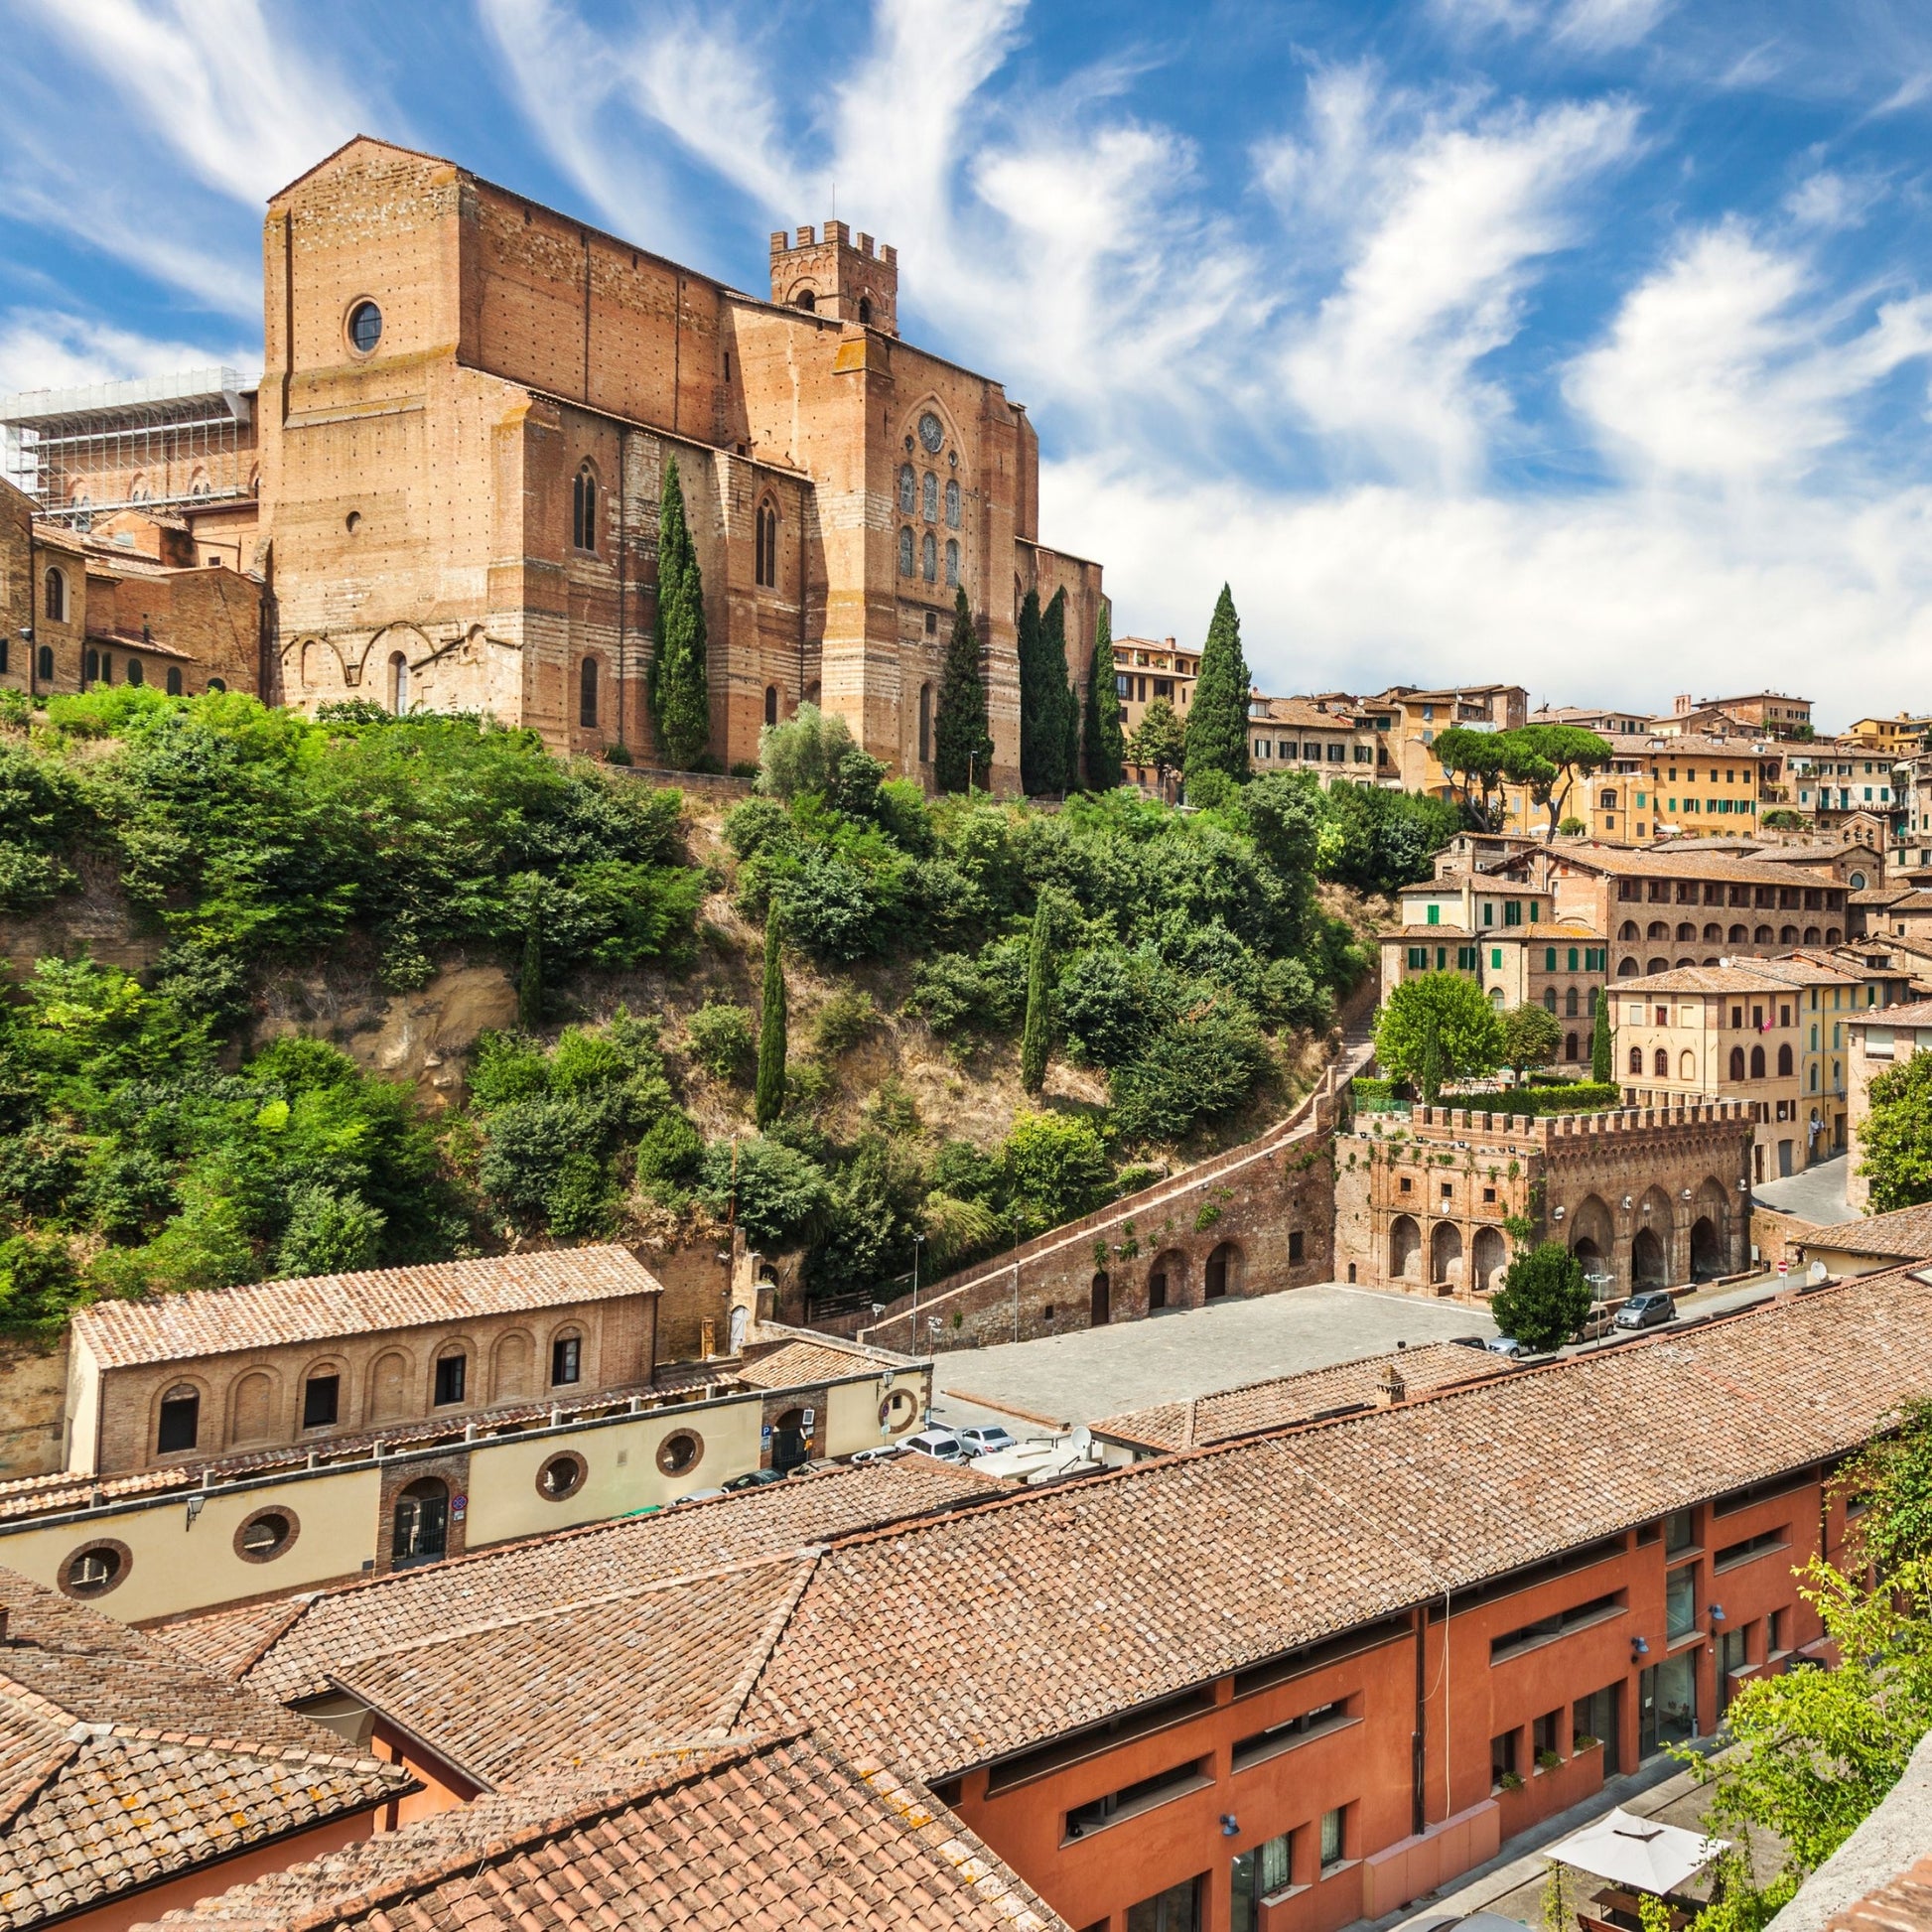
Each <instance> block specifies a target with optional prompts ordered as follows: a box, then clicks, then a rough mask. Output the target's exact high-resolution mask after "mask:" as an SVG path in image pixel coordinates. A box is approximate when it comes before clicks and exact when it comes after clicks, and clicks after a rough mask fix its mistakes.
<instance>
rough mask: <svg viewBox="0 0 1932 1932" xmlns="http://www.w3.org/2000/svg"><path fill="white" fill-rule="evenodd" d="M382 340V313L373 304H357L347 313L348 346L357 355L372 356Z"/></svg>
mask: <svg viewBox="0 0 1932 1932" xmlns="http://www.w3.org/2000/svg"><path fill="white" fill-rule="evenodd" d="M381 340H382V311H381V310H380V309H378V308H377V307H376V306H375V304H374V303H373V302H358V303H356V304H355V306H354V307H353V308H352V309H350V310H349V312H348V345H349V347H350V348H352V349H353V350H354V351H355V352H356V354H357V355H373V354H374V353H375V345H376V344H377V343H379V342H380V341H381Z"/></svg>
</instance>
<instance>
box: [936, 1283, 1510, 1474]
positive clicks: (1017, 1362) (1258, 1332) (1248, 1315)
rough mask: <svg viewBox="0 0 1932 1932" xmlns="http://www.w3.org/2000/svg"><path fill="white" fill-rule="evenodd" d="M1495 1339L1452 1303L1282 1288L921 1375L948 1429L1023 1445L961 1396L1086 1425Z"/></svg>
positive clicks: (1003, 1349)
mask: <svg viewBox="0 0 1932 1932" xmlns="http://www.w3.org/2000/svg"><path fill="white" fill-rule="evenodd" d="M1495 1332H1496V1324H1495V1323H1494V1322H1493V1321H1492V1320H1490V1318H1489V1317H1488V1315H1487V1314H1483V1313H1478V1312H1477V1311H1475V1310H1473V1309H1468V1308H1463V1307H1461V1306H1459V1305H1458V1304H1456V1303H1453V1302H1442V1301H1434V1300H1425V1299H1424V1298H1422V1297H1420V1296H1414V1295H1395V1294H1384V1293H1381V1292H1378V1291H1376V1290H1373V1289H1363V1288H1348V1287H1343V1286H1341V1285H1339V1284H1333V1283H1331V1284H1327V1285H1324V1286H1322V1287H1318V1288H1297V1289H1289V1290H1285V1291H1284V1292H1283V1293H1281V1294H1279V1295H1261V1296H1256V1297H1255V1298H1254V1299H1252V1300H1249V1301H1227V1302H1214V1303H1211V1304H1209V1305H1208V1306H1206V1307H1204V1308H1195V1309H1173V1310H1169V1311H1166V1312H1165V1313H1161V1314H1152V1315H1148V1316H1146V1317H1145V1318H1144V1319H1141V1320H1138V1321H1121V1322H1115V1323H1112V1324H1110V1325H1109V1326H1106V1327H1103V1328H1080V1329H1076V1330H1075V1331H1073V1332H1072V1333H1071V1334H1065V1335H1052V1336H1048V1337H1046V1338H1045V1339H1043V1340H1039V1341H1021V1342H1008V1343H1005V1344H1003V1345H1001V1346H999V1347H996V1348H972V1349H960V1350H956V1351H953V1352H950V1353H946V1354H942V1355H940V1356H939V1357H938V1358H937V1359H936V1361H935V1362H934V1365H933V1381H934V1387H935V1396H934V1401H933V1415H934V1418H935V1419H936V1420H937V1421H940V1422H943V1423H949V1424H951V1425H953V1426H954V1427H959V1426H961V1425H963V1424H965V1423H969V1422H982V1421H1004V1422H1005V1423H1006V1424H1007V1426H1008V1427H1009V1428H1010V1429H1012V1430H1013V1432H1014V1434H1015V1435H1017V1436H1022V1437H1024V1436H1027V1435H1030V1434H1038V1433H1039V1431H1038V1430H1036V1429H1030V1428H1029V1427H1028V1426H1027V1425H1026V1424H1024V1423H1023V1422H1020V1421H1017V1420H1016V1419H1015V1418H1014V1416H1013V1415H1012V1414H1011V1413H1007V1412H1005V1411H995V1410H985V1411H982V1410H981V1409H979V1408H978V1407H976V1406H975V1405H974V1404H972V1403H971V1402H970V1400H967V1399H966V1398H968V1397H970V1396H973V1395H984V1396H990V1397H992V1398H994V1399H995V1401H996V1403H999V1404H1010V1405H1012V1406H1013V1408H1016V1409H1020V1410H1024V1411H1025V1412H1027V1414H1029V1415H1031V1416H1033V1417H1036V1418H1038V1419H1039V1420H1040V1421H1041V1422H1042V1423H1043V1422H1045V1421H1046V1420H1047V1419H1052V1420H1054V1421H1059V1422H1066V1423H1080V1422H1092V1421H1094V1420H1096V1419H1097V1418H1099V1417H1101V1416H1111V1415H1118V1414H1119V1413H1120V1412H1121V1411H1122V1410H1124V1409H1140V1408H1145V1407H1146V1406H1147V1405H1148V1404H1150V1403H1155V1402H1177V1401H1181V1400H1184V1399H1185V1398H1187V1397H1189V1396H1196V1395H1206V1394H1208V1393H1209V1392H1210V1391H1212V1390H1215V1389H1226V1388H1232V1387H1235V1386H1237V1385H1239V1384H1241V1383H1244V1382H1259V1381H1262V1380H1265V1379H1266V1378H1267V1377H1269V1376H1273V1375H1292V1374H1295V1373H1296V1372H1297V1371H1298V1370H1301V1369H1309V1368H1326V1367H1328V1366H1329V1365H1330V1364H1331V1363H1334V1362H1346V1361H1352V1360H1354V1359H1355V1358H1356V1357H1358V1356H1362V1355H1379V1354H1382V1353H1385V1352H1386V1351H1387V1350H1389V1349H1391V1348H1393V1347H1394V1346H1395V1345H1396V1343H1397V1342H1398V1341H1407V1342H1411V1343H1414V1342H1424V1341H1445V1340H1447V1339H1449V1337H1450V1336H1452V1335H1493V1334H1494V1333H1495Z"/></svg>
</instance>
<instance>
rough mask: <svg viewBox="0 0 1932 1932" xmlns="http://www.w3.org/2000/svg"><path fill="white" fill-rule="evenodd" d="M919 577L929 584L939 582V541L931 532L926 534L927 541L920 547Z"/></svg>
mask: <svg viewBox="0 0 1932 1932" xmlns="http://www.w3.org/2000/svg"><path fill="white" fill-rule="evenodd" d="M919 575H920V576H921V577H923V578H924V579H925V581H926V582H927V583H928V584H936V583H937V582H938V581H939V539H938V538H937V537H935V536H934V535H933V534H932V532H931V531H930V530H928V531H927V532H926V533H925V541H924V543H922V544H921V545H920V546H919Z"/></svg>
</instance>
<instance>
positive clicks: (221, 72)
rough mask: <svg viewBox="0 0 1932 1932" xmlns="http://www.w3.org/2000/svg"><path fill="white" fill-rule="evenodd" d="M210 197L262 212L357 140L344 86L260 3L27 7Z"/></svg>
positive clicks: (38, 0)
mask: <svg viewBox="0 0 1932 1932" xmlns="http://www.w3.org/2000/svg"><path fill="white" fill-rule="evenodd" d="M23 4H25V5H26V6H27V7H29V8H31V10H32V11H33V12H34V13H35V14H36V15H37V16H38V18H39V19H40V20H41V22H42V23H43V25H44V26H45V27H47V28H48V29H49V30H51V31H52V32H53V33H55V34H56V35H58V36H59V37H60V39H61V40H62V41H63V42H65V44H66V45H67V46H68V47H69V50H70V51H71V52H72V53H74V54H76V55H77V56H79V57H80V58H81V59H82V60H84V61H86V62H87V63H88V64H90V65H91V66H92V67H93V68H94V69H96V71H97V73H98V75H99V77H100V79H101V80H102V81H104V82H105V83H106V84H107V86H108V87H109V88H111V89H112V90H113V92H114V93H115V94H116V95H118V96H119V98H120V99H121V100H122V101H123V102H124V103H125V104H126V105H127V106H128V107H130V108H131V109H132V110H133V111H134V112H135V114H136V115H137V116H138V117H139V118H140V119H141V120H142V121H143V122H144V123H145V124H146V126H147V128H148V130H149V132H150V133H151V134H153V135H155V136H158V137H159V138H160V139H161V140H163V141H165V142H166V143H167V144H168V145H169V146H170V147H172V148H173V149H174V150H175V152H176V153H177V154H179V155H180V156H181V157H182V159H183V160H184V161H185V162H186V163H187V164H188V166H189V167H190V168H191V169H192V170H193V171H194V173H195V174H197V175H198V176H199V177H200V178H201V179H202V180H203V181H204V182H206V183H207V185H208V186H209V187H211V188H214V189H216V190H218V191H219V192H221V193H223V194H226V195H230V196H232V197H234V198H235V199H236V200H237V201H241V202H247V203H250V204H259V203H261V202H262V201H264V200H266V198H267V197H268V196H269V195H271V194H273V193H274V192H275V190H277V189H278V188H281V187H282V186H284V185H285V184H286V183H288V182H289V181H292V180H293V179H294V178H295V177H296V176H297V175H299V174H301V173H302V172H303V171H304V170H305V169H307V168H309V167H311V166H313V165H314V163H315V161H316V159H317V158H318V156H320V155H323V154H326V153H328V152H329V151H330V150H331V149H332V148H335V147H339V146H340V145H341V144H342V143H343V142H344V141H345V140H346V139H348V137H349V136H350V135H351V134H354V133H355V132H356V131H357V128H358V124H359V123H360V122H361V121H362V120H363V118H364V109H363V107H362V105H361V104H360V103H359V102H358V100H357V98H356V95H355V94H354V92H353V91H352V90H351V89H350V88H349V87H348V85H347V84H346V82H345V80H344V79H343V78H342V76H341V75H339V74H337V73H335V72H334V71H333V70H332V69H330V68H329V67H328V66H327V65H326V64H325V63H324V62H323V61H322V60H321V59H320V58H319V57H317V56H315V55H313V54H312V53H310V52H308V51H306V50H304V49H303V48H302V47H300V46H299V45H298V44H297V42H296V41H295V38H294V16H293V15H292V14H291V13H290V12H289V11H288V10H278V12H277V14H276V16H275V18H274V19H273V20H272V21H271V19H270V18H269V16H268V14H267V13H266V11H265V9H264V4H263V0H23Z"/></svg>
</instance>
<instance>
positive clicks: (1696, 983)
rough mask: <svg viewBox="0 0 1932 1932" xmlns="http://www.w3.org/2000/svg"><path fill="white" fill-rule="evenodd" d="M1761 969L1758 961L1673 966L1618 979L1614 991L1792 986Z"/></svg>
mask: <svg viewBox="0 0 1932 1932" xmlns="http://www.w3.org/2000/svg"><path fill="white" fill-rule="evenodd" d="M1657 943H1658V944H1659V945H1660V946H1661V945H1662V944H1664V941H1663V940H1661V939H1660V940H1658V942H1657ZM1686 943H1688V941H1687V942H1686ZM1759 966H1760V962H1757V961H1753V962H1752V963H1751V964H1750V965H1748V966H1673V967H1671V968H1670V970H1669V971H1668V972H1663V973H1645V974H1643V975H1642V976H1641V977H1639V978H1637V979H1627V980H1618V981H1617V982H1616V984H1615V989H1614V990H1615V991H1616V992H1618V993H1769V992H1775V991H1776V990H1777V989H1778V988H1780V987H1788V986H1789V985H1790V984H1791V982H1790V981H1789V980H1782V979H1776V978H1774V977H1773V976H1772V975H1771V974H1769V973H1766V972H1762V971H1760V970H1759Z"/></svg>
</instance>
